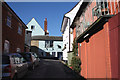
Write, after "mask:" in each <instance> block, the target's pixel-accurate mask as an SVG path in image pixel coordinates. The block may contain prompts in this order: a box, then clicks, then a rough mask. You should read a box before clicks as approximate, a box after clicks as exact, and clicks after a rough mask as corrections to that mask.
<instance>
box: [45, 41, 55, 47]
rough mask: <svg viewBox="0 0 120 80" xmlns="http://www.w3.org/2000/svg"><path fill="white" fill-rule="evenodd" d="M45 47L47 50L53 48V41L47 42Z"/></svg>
mask: <svg viewBox="0 0 120 80" xmlns="http://www.w3.org/2000/svg"><path fill="white" fill-rule="evenodd" d="M45 47H46V48H49V47H53V41H45Z"/></svg>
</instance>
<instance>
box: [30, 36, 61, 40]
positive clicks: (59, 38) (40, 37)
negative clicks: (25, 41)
mask: <svg viewBox="0 0 120 80" xmlns="http://www.w3.org/2000/svg"><path fill="white" fill-rule="evenodd" d="M32 40H43V41H44V40H53V41H63V37H62V36H33V37H32Z"/></svg>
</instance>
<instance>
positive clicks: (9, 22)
mask: <svg viewBox="0 0 120 80" xmlns="http://www.w3.org/2000/svg"><path fill="white" fill-rule="evenodd" d="M6 24H7V26H9V27H11V16H7V23H6Z"/></svg>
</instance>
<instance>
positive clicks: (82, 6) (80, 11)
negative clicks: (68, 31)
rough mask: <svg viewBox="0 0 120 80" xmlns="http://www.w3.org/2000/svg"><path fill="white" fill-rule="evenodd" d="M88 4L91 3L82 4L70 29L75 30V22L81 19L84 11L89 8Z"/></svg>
mask: <svg viewBox="0 0 120 80" xmlns="http://www.w3.org/2000/svg"><path fill="white" fill-rule="evenodd" d="M88 3H89V2H82V3H81V6H80V8H79V10H78V12H77V13H76V15H75V17H74V19H73V21H72V23H71V26H70V28H74V27H75V25H74V23H75V21H76V20H78V18H79V17H80V16H81V14H82V13H83V12H84V9H85V8H86V7H87V5H88Z"/></svg>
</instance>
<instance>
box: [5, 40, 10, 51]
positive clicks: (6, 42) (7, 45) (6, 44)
mask: <svg viewBox="0 0 120 80" xmlns="http://www.w3.org/2000/svg"><path fill="white" fill-rule="evenodd" d="M9 47H10V43H9V41H8V40H5V43H4V53H9Z"/></svg>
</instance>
